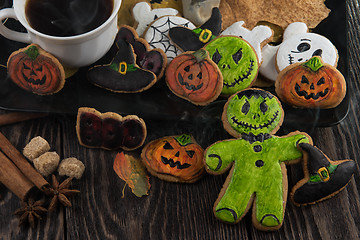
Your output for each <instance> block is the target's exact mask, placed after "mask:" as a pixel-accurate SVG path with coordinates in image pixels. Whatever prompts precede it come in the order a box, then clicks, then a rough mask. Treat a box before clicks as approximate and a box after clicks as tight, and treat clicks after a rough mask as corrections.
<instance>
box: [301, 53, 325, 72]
mask: <svg viewBox="0 0 360 240" xmlns="http://www.w3.org/2000/svg"><path fill="white" fill-rule="evenodd" d="M304 65H305V66H306V67H308V68H310V69H311V70H312V71H314V72H316V71H317V70H319V69H320V68H321V67H323V66H324V64H323V62H322V60H321V58H320V57H317V56H315V57H312V58H310V60H309V61H307V62H306V63H304Z"/></svg>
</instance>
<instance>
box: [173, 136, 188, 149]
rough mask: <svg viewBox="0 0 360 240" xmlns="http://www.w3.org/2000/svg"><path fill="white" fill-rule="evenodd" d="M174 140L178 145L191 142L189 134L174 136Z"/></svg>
mask: <svg viewBox="0 0 360 240" xmlns="http://www.w3.org/2000/svg"><path fill="white" fill-rule="evenodd" d="M175 139H176V141H178V143H179V144H180V146H185V145H188V144H190V143H191V136H190V135H188V134H183V135H180V136H178V137H175Z"/></svg>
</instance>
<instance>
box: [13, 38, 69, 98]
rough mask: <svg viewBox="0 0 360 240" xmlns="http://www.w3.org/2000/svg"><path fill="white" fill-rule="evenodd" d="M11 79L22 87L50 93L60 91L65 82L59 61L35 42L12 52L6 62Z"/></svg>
mask: <svg viewBox="0 0 360 240" xmlns="http://www.w3.org/2000/svg"><path fill="white" fill-rule="evenodd" d="M7 68H8V73H9V76H10V78H11V80H12V81H13V82H14V83H15V84H16V85H18V86H19V87H21V88H22V89H24V90H26V91H29V92H32V93H35V94H38V95H50V94H53V93H56V92H58V91H60V90H61V89H62V88H63V87H64V84H65V72H64V68H63V66H62V65H61V63H60V62H59V61H58V60H57V59H56V58H55V57H54V56H52V55H51V54H50V53H48V52H46V51H44V50H43V49H41V48H40V47H39V46H38V45H36V44H31V45H29V46H27V47H25V48H22V49H19V50H18V51H15V52H13V53H12V54H11V55H10V57H9V59H8V62H7Z"/></svg>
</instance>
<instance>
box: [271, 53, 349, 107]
mask: <svg viewBox="0 0 360 240" xmlns="http://www.w3.org/2000/svg"><path fill="white" fill-rule="evenodd" d="M275 90H276V93H277V95H278V96H279V98H280V99H281V100H282V101H284V102H286V103H288V104H290V105H292V106H295V107H299V108H334V107H336V106H337V105H339V104H340V102H341V101H342V100H343V99H344V97H345V94H346V81H345V78H344V76H343V75H342V74H341V73H340V71H338V70H337V69H336V68H335V67H333V66H331V65H330V64H326V63H324V62H323V61H322V59H321V58H320V57H312V58H311V59H310V60H309V61H307V62H305V63H295V64H292V65H290V66H288V67H287V68H285V69H284V70H282V71H281V72H280V73H279V75H278V77H277V80H276V82H275Z"/></svg>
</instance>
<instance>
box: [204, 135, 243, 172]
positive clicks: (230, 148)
mask: <svg viewBox="0 0 360 240" xmlns="http://www.w3.org/2000/svg"><path fill="white" fill-rule="evenodd" d="M241 155H242V151H241V140H226V141H221V142H217V143H215V144H213V145H211V146H210V147H208V148H207V149H206V150H205V155H204V163H205V166H206V170H207V171H208V172H209V173H212V174H221V173H223V172H224V171H226V170H227V169H229V167H231V165H232V162H233V161H234V160H235V159H237V158H241Z"/></svg>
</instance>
